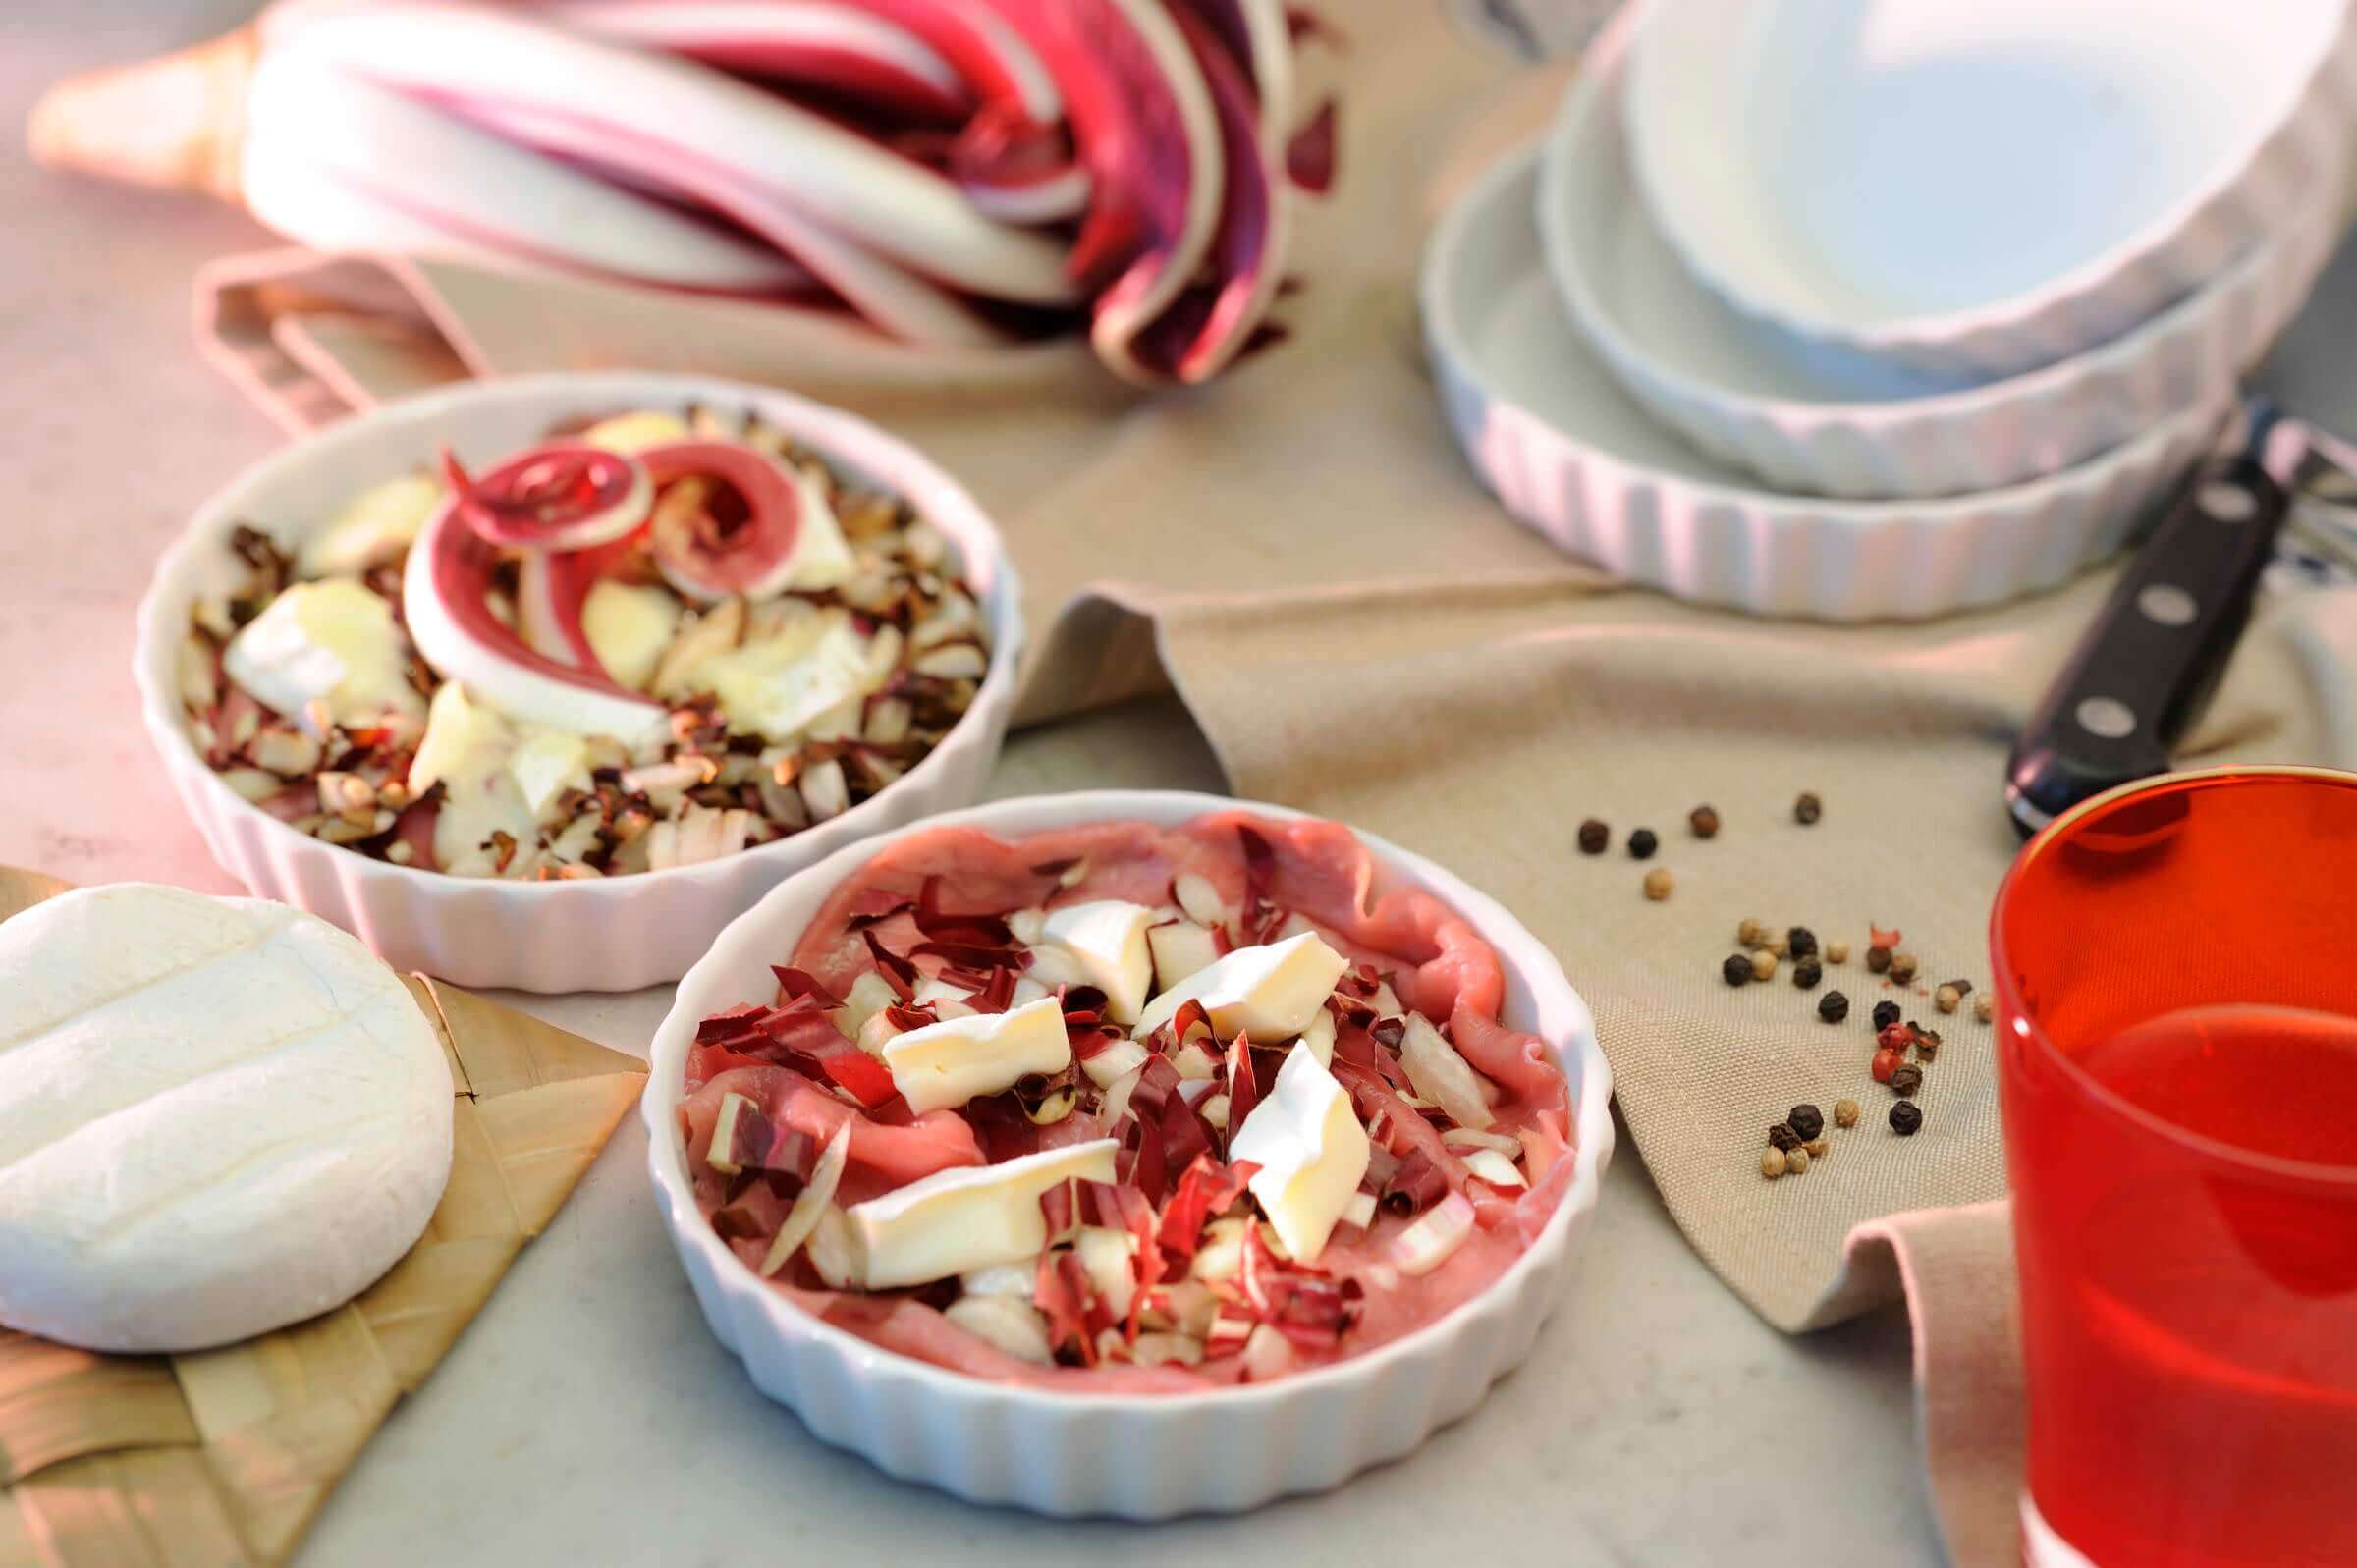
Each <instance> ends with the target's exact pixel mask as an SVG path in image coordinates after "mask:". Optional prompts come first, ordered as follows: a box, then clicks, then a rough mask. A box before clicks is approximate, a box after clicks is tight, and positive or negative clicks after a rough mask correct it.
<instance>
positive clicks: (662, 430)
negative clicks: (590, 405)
mask: <svg viewBox="0 0 2357 1568" xmlns="http://www.w3.org/2000/svg"><path fill="white" fill-rule="evenodd" d="M580 439H581V441H582V443H583V444H584V445H587V446H592V447H602V448H604V449H605V450H606V451H608V452H619V453H621V454H622V455H623V456H625V457H631V456H634V455H636V454H638V453H641V452H644V451H645V450H646V449H647V448H649V447H663V446H669V445H670V444H671V443H672V442H674V441H692V440H694V439H695V432H694V431H692V430H689V429H688V428H687V421H686V420H685V419H683V418H681V417H680V416H679V415H678V414H676V413H671V412H668V411H666V410H664V409H661V408H641V409H639V410H638V411H637V412H635V413H618V414H616V415H614V416H613V417H612V418H610V419H600V420H599V421H598V422H597V423H595V424H593V425H591V426H590V427H589V428H588V429H586V430H584V431H582V432H581V435H580Z"/></svg>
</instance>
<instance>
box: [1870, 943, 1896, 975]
mask: <svg viewBox="0 0 2357 1568" xmlns="http://www.w3.org/2000/svg"><path fill="white" fill-rule="evenodd" d="M1866 967H1867V968H1869V969H1871V970H1873V971H1874V972H1875V973H1876V974H1878V975H1879V974H1883V973H1885V972H1887V971H1888V970H1889V969H1890V967H1891V949H1890V948H1888V947H1886V946H1882V945H1881V944H1879V943H1878V944H1876V945H1875V946H1871V947H1868V948H1867V949H1866Z"/></svg>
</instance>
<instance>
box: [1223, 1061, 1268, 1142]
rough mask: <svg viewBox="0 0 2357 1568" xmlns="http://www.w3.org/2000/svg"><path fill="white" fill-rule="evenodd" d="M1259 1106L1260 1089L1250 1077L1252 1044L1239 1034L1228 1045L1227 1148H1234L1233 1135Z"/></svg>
mask: <svg viewBox="0 0 2357 1568" xmlns="http://www.w3.org/2000/svg"><path fill="white" fill-rule="evenodd" d="M1259 1104H1260V1087H1259V1084H1258V1083H1257V1082H1256V1081H1255V1079H1254V1078H1253V1075H1252V1042H1251V1041H1250V1040H1248V1039H1246V1038H1245V1037H1244V1036H1243V1035H1241V1034H1239V1035H1237V1036H1236V1037H1235V1038H1234V1039H1233V1040H1232V1041H1230V1042H1229V1043H1228V1128H1227V1133H1226V1137H1227V1146H1228V1147H1229V1148H1231V1149H1233V1147H1235V1135H1236V1134H1237V1133H1238V1132H1240V1131H1241V1130H1243V1125H1244V1118H1245V1117H1246V1116H1249V1115H1250V1114H1252V1108H1253V1107H1254V1106H1257V1105H1259Z"/></svg>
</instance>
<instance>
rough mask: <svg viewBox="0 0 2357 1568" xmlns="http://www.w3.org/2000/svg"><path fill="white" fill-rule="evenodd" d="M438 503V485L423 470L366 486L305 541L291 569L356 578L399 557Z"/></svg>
mask: <svg viewBox="0 0 2357 1568" xmlns="http://www.w3.org/2000/svg"><path fill="white" fill-rule="evenodd" d="M441 504H442V486H441V485H440V484H439V483H438V482H437V481H435V480H434V479H433V478H431V477H429V476H428V475H425V474H422V473H409V474H403V475H402V476H401V477H400V478H398V479H387V480H385V481H384V482H383V483H381V484H373V485H370V486H369V487H368V488H367V489H365V490H363V491H361V492H360V493H359V494H358V495H356V496H354V497H353V498H352V499H351V500H350V501H347V502H346V503H344V506H343V508H342V509H341V510H340V511H338V512H337V513H336V514H335V515H334V516H333V517H330V518H329V519H328V523H327V526H326V527H324V528H322V529H320V530H319V531H318V532H317V533H315V534H312V535H311V536H310V537H309V538H307V539H305V540H303V542H302V549H301V552H300V553H299V554H298V555H297V556H296V558H295V569H296V570H297V571H299V572H301V574H302V575H304V576H306V577H356V576H358V575H359V574H360V573H361V572H363V571H366V570H367V569H368V568H370V567H376V566H384V565H387V564H389V563H391V562H394V561H398V560H400V559H401V556H402V554H403V553H404V552H405V551H407V550H408V549H409V548H410V546H411V544H413V543H415V542H416V539H417V532H418V530H419V529H421V528H423V527H424V526H425V519H426V518H428V517H430V516H432V515H433V514H434V509H435V508H436V507H438V506H440V505H441Z"/></svg>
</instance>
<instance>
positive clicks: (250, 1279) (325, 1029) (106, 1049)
mask: <svg viewBox="0 0 2357 1568" xmlns="http://www.w3.org/2000/svg"><path fill="white" fill-rule="evenodd" d="M451 1091H452V1086H451V1078H450V1067H449V1062H448V1058H447V1057H446V1056H445V1054H444V1053H443V1048H442V1046H441V1044H440V1043H439V1041H438V1039H437V1037H436V1036H435V1034H434V1031H433V1028H432V1026H430V1025H429V1024H428V1023H427V1022H426V1019H425V1015H424V1013H422V1012H421V1011H420V1010H419V1009H418V1006H417V1004H416V1002H415V1001H414V1000H412V999H411V996H410V993H409V991H408V990H407V989H406V988H405V987H404V986H403V985H402V983H401V980H400V977H399V976H397V975H395V974H394V973H393V971H392V970H390V969H388V968H386V967H385V965H384V964H383V963H382V962H380V961H379V960H378V959H377V958H375V957H374V956H373V955H371V954H370V953H369V952H368V950H367V949H366V948H365V947H362V946H360V944H359V943H358V942H357V941H356V940H355V939H353V938H352V937H349V936H347V935H345V934H344V933H343V932H341V931H338V930H336V929H335V928H334V927H333V926H330V925H329V924H328V923H327V922H325V921H324V920H319V919H316V918H314V917H313V916H310V915H306V914H301V913H299V912H298V911H296V910H293V909H290V908H287V907H286V906H285V905H283V904H275V903H267V902H263V901H261V900H258V899H250V898H208V897H205V896H203V895H201V894H198V893H192V892H183V891H181V890H179V889H176V888H155V887H146V886H142V885H139V884H136V883H121V884H116V885H114V886H111V887H105V888H93V889H87V890H84V891H82V892H70V893H67V894H65V895H64V896H62V897H58V898H55V899H52V900H50V901H49V902H47V903H44V904H40V905H37V906H36V907H34V908H32V909H28V910H27V911H25V912H24V913H22V914H20V915H17V916H15V917H14V918H12V919H10V920H9V921H8V922H7V923H6V924H5V925H0V1324H5V1325H8V1326H10V1327H13V1328H18V1329H22V1330H24V1331H26V1332H27V1333H33V1334H39V1335H42V1336H44V1337H47V1338H51V1339H59V1340H64V1341H66V1342H68V1343H71V1344H78V1345H86V1346H89V1347H91V1348H93V1349H98V1350H109V1351H133V1352H146V1351H167V1350H169V1351H178V1350H193V1349H198V1348H201V1347H204V1346H207V1345H217V1344H222V1343H225V1342H227V1341H230V1340H236V1339H244V1338H247V1337H249V1336H251V1335H254V1334H258V1333H263V1332H266V1331H268V1330H270V1329H273V1328H277V1327H280V1326H282V1325H286V1324H290V1323H294V1322H297V1321H299V1320H301V1319H304V1318H309V1317H312V1316H315V1315H316V1314H318V1313H322V1312H326V1311H328V1310H330V1309H332V1308H335V1307H337V1306H340V1305H342V1304H343V1303H344V1302H346V1301H348V1300H350V1299H351V1298H352V1297H353V1296H354V1295H356V1294H357V1293H358V1292H359V1291H361V1290H363V1289H365V1288H366V1287H367V1286H368V1285H369V1284H370V1283H372V1282H373V1281H374V1280H375V1279H376V1278H377V1277H378V1276H379V1275H380V1274H382V1273H383V1272H384V1271H385V1270H387V1269H388V1268H390V1267H391V1266H392V1265H393V1264H394V1263H395V1262H396V1261H397V1260H399V1259H400V1258H401V1256H402V1255H403V1254H404V1253H406V1252H407V1251H408V1250H409V1249H410V1247H411V1245H412V1244H413V1243H414V1242H415V1241H416V1240H417V1237H418V1236H419V1235H420V1234H421V1233H422V1232H423V1231H424V1229H425V1225H426V1221H427V1218H428V1217H430V1216H431V1215H432V1213H433V1211H434V1207H435V1205H436V1204H437V1203H439V1202H440V1200H441V1196H442V1189H443V1185H444V1183H445V1182H446V1181H447V1180H448V1177H449V1174H450V1152H451V1127H452V1122H451Z"/></svg>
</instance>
